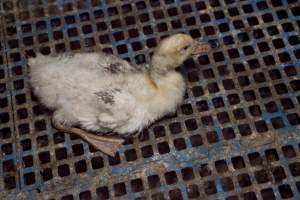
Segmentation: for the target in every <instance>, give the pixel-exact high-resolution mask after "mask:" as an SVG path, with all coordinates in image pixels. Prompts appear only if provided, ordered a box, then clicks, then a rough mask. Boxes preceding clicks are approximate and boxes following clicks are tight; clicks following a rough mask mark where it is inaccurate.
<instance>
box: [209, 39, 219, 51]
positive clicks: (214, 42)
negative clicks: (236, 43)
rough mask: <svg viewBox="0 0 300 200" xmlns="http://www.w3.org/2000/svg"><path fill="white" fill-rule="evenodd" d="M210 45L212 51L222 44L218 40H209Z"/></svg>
mask: <svg viewBox="0 0 300 200" xmlns="http://www.w3.org/2000/svg"><path fill="white" fill-rule="evenodd" d="M208 43H209V44H210V47H211V48H212V49H215V48H218V47H220V43H219V41H218V40H209V41H208Z"/></svg>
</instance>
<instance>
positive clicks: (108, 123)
mask: <svg viewBox="0 0 300 200" xmlns="http://www.w3.org/2000/svg"><path fill="white" fill-rule="evenodd" d="M94 95H95V100H96V102H97V109H98V110H99V115H98V123H99V126H101V127H103V128H106V129H110V130H112V131H113V130H115V129H117V128H118V127H121V126H123V125H124V124H126V123H127V122H128V120H130V119H131V117H132V115H133V110H134V108H135V106H136V99H135V97H134V96H133V95H132V94H130V93H129V92H128V91H126V90H124V89H123V90H122V89H121V88H110V89H106V90H103V89H102V90H99V91H97V92H95V93H94Z"/></svg>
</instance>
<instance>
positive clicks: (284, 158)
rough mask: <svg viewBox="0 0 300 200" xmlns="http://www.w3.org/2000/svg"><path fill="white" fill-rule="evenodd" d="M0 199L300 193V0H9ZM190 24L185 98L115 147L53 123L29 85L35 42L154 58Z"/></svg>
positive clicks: (0, 27)
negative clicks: (207, 47)
mask: <svg viewBox="0 0 300 200" xmlns="http://www.w3.org/2000/svg"><path fill="white" fill-rule="evenodd" d="M0 13H1V14H0V109H1V110H0V152H1V153H0V162H1V163H0V174H1V179H0V199H24V198H26V199H49V200H50V199H51V200H52V199H61V200H70V199H80V200H88V199H130V200H144V199H152V200H160V199H170V200H180V199H199V200H204V199H213V200H215V199H224V200H238V199H244V200H255V199H263V200H272V199H295V200H298V199H300V159H299V156H300V129H299V128H300V125H299V124H300V106H299V103H300V76H299V75H300V68H299V67H300V34H299V33H300V2H299V0H268V1H263V0H253V1H237V0H206V1H204V0H197V1H195V0H190V1H188V0H185V1H184V0H147V1H141V0H128V1H126V0H123V1H113V0H106V1H104V0H103V1H102V0H73V1H71V0H2V1H1V2H0ZM178 32H185V33H188V34H190V35H191V36H192V37H194V38H196V39H199V40H203V41H209V42H211V43H212V44H214V45H215V46H217V48H215V49H214V50H213V51H211V52H209V53H208V54H205V55H201V56H199V57H198V58H196V59H194V60H193V59H190V60H188V61H186V62H185V63H184V64H183V66H182V67H181V72H182V73H183V74H184V77H185V79H186V82H187V87H188V88H187V93H186V98H185V101H184V103H183V104H182V105H181V106H180V108H178V112H177V113H176V114H175V115H171V116H167V117H165V118H164V119H162V120H160V121H158V122H156V123H155V124H153V125H152V126H151V127H150V128H149V129H147V130H145V131H144V132H143V134H142V135H141V137H139V138H136V139H128V140H127V141H126V144H125V145H124V146H123V147H122V148H121V149H120V151H119V153H118V154H117V155H116V157H114V158H111V157H107V156H105V155H103V154H102V153H101V152H98V151H96V150H95V149H94V148H92V147H91V146H89V145H88V144H87V143H85V142H84V141H82V140H81V139H80V138H78V137H74V136H71V135H68V134H64V133H61V132H57V131H56V130H54V129H53V128H52V127H51V123H50V117H51V116H49V114H48V112H47V109H46V108H44V107H43V106H41V105H40V104H39V102H37V100H36V98H35V97H34V96H33V95H32V93H31V90H30V87H29V85H28V75H27V72H28V71H27V70H28V69H27V66H26V64H27V59H26V56H25V55H32V54H33V52H42V53H43V54H53V55H55V54H60V53H63V52H70V51H73V52H82V51H100V50H103V51H105V52H110V53H114V54H116V55H117V54H118V55H119V56H121V57H122V58H124V59H127V60H129V61H130V62H132V63H137V64H138V63H143V62H146V61H149V59H150V55H151V52H152V49H153V48H154V47H155V46H156V45H157V43H158V41H159V40H160V39H161V38H163V37H166V36H168V35H170V34H173V33H178Z"/></svg>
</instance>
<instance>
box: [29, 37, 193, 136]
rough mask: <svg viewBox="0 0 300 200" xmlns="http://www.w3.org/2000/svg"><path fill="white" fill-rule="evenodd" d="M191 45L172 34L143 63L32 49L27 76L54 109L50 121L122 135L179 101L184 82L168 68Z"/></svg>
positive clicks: (186, 53)
mask: <svg viewBox="0 0 300 200" xmlns="http://www.w3.org/2000/svg"><path fill="white" fill-rule="evenodd" d="M194 44H195V41H193V40H192V38H191V37H190V36H188V35H184V34H176V35H173V36H171V37H169V38H167V39H165V40H163V41H162V42H161V43H160V44H159V46H158V47H157V48H156V50H155V51H154V55H153V57H152V61H151V63H150V64H147V65H143V66H132V65H130V64H129V63H128V62H127V61H125V60H122V59H120V58H118V57H116V56H113V55H107V54H104V53H77V54H75V55H73V56H67V55H63V56H59V57H49V56H43V55H41V54H38V55H37V57H36V58H31V59H30V60H29V66H30V77H31V80H30V81H31V85H32V86H33V89H34V93H35V94H36V95H37V96H38V97H39V99H40V101H41V102H42V103H43V104H44V105H46V106H47V107H49V108H50V109H52V110H54V111H55V112H54V115H53V118H54V120H55V121H57V122H59V123H62V124H64V125H66V126H69V127H71V126H75V125H77V126H80V127H82V128H83V129H86V130H90V131H95V132H99V133H107V132H116V133H119V134H120V135H127V134H131V133H134V132H137V131H140V130H142V129H143V128H144V127H145V126H147V125H149V124H150V123H151V122H153V121H154V120H156V119H158V118H160V117H162V116H163V115H165V114H167V113H170V112H174V111H175V110H176V108H177V106H178V105H179V104H180V103H181V102H182V99H183V95H184V91H185V83H184V81H183V78H182V76H181V75H180V74H179V73H177V72H175V70H174V69H175V67H177V66H178V65H180V64H181V63H182V62H183V61H184V60H185V59H187V58H188V57H189V56H190V55H191V54H192V52H193V51H195V47H196V45H194Z"/></svg>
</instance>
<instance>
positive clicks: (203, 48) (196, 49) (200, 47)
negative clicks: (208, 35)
mask: <svg viewBox="0 0 300 200" xmlns="http://www.w3.org/2000/svg"><path fill="white" fill-rule="evenodd" d="M210 50H211V45H210V44H209V43H205V42H197V41H196V42H195V43H194V45H193V52H192V55H198V54H201V53H206V52H208V51H210Z"/></svg>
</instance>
